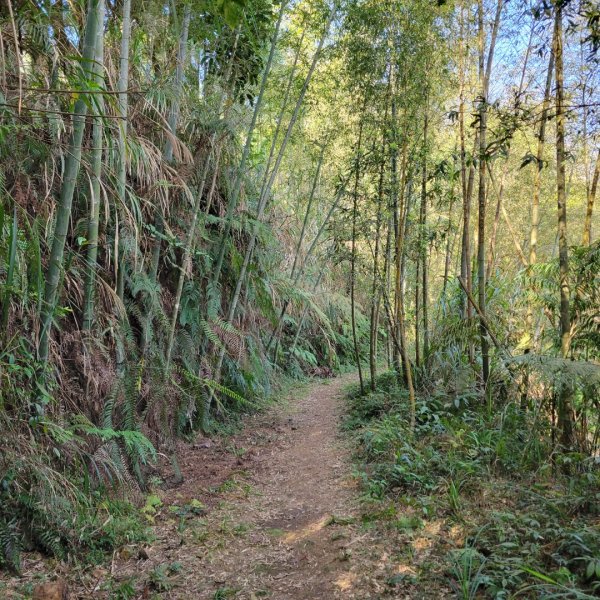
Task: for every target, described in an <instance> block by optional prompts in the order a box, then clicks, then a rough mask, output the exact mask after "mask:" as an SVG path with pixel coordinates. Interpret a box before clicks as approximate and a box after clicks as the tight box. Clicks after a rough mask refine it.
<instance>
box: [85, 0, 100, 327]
mask: <svg viewBox="0 0 600 600" xmlns="http://www.w3.org/2000/svg"><path fill="white" fill-rule="evenodd" d="M96 10H97V12H98V22H99V23H102V22H104V2H98V6H97V7H96ZM103 34H104V31H103V30H102V27H98V28H97V32H96V38H97V39H96V62H95V64H94V74H95V77H94V79H95V83H96V88H97V90H98V91H99V92H102V91H103V89H104V35H103ZM93 105H94V125H93V133H92V146H93V148H92V153H91V163H92V177H91V185H90V214H89V219H88V233H87V244H88V246H87V264H86V273H85V291H84V308H83V330H84V331H91V329H92V324H93V322H94V304H95V303H94V299H95V287H96V285H95V284H96V271H97V267H98V227H99V223H100V179H101V176H102V140H103V136H104V120H103V119H104V116H103V112H104V98H103V96H102V94H101V93H99V94H97V95H96V97H95V100H94V103H93Z"/></svg>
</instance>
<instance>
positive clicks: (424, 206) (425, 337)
mask: <svg viewBox="0 0 600 600" xmlns="http://www.w3.org/2000/svg"><path fill="white" fill-rule="evenodd" d="M425 111H426V112H425V122H424V123H423V158H422V160H423V164H422V167H421V171H422V173H421V175H422V179H421V214H420V217H421V219H420V220H421V230H420V232H421V271H422V277H423V283H422V286H423V289H422V293H423V302H422V310H423V359H424V360H427V355H428V354H429V317H428V314H427V310H428V306H427V303H428V300H429V279H428V269H427V262H428V256H429V252H428V247H427V246H428V243H427V238H426V234H427V127H428V115H427V106H425Z"/></svg>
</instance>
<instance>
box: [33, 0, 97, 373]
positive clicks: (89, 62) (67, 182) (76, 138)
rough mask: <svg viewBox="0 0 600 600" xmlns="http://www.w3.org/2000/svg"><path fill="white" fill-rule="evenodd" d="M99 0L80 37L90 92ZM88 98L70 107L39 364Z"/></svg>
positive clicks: (93, 1)
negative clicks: (70, 121)
mask: <svg viewBox="0 0 600 600" xmlns="http://www.w3.org/2000/svg"><path fill="white" fill-rule="evenodd" d="M101 2H103V0H89V3H88V16H87V21H86V26H85V33H84V40H83V56H82V57H81V61H80V76H81V82H80V87H81V91H92V87H93V85H94V83H93V82H94V79H95V70H94V63H95V58H96V42H97V38H98V29H99V27H100V21H99V11H98V5H99V4H100V3H101ZM88 101H89V98H87V97H86V95H85V94H80V95H79V98H78V99H77V101H76V102H75V107H74V109H73V132H72V133H71V139H70V140H69V145H68V149H67V153H66V154H67V156H66V159H65V170H64V175H63V183H62V187H61V190H60V197H59V200H58V208H57V212H56V224H55V227H54V237H53V239H52V249H51V251H50V261H49V264H48V270H47V273H46V285H45V289H44V301H43V304H42V314H41V324H42V330H41V332H40V341H39V345H38V358H39V359H40V361H41V362H43V363H46V362H48V354H49V349H50V333H51V330H52V321H53V317H54V307H55V305H56V300H57V295H58V284H59V281H60V274H61V270H62V263H63V254H64V251H65V241H66V238H67V231H68V228H69V221H70V218H71V206H72V204H73V194H74V192H75V185H76V183H77V176H78V175H79V169H80V167H81V143H82V141H83V133H84V130H85V118H86V115H87V109H88V105H87V103H88Z"/></svg>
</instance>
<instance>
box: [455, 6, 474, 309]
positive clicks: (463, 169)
mask: <svg viewBox="0 0 600 600" xmlns="http://www.w3.org/2000/svg"><path fill="white" fill-rule="evenodd" d="M464 36H465V15H464V5H462V4H461V8H460V49H459V52H460V65H459V77H460V82H459V83H460V91H459V96H460V100H459V108H458V128H459V137H460V180H461V189H462V198H463V211H462V213H463V223H462V242H461V261H460V276H461V278H462V280H463V281H465V282H466V285H467V291H468V293H471V292H472V282H471V269H469V256H470V254H471V192H470V189H471V187H472V186H471V181H472V177H473V166H472V165H471V166H470V167H469V174H470V176H469V181H467V150H466V141H465V77H466V74H465V70H466V68H465V43H464ZM463 306H464V315H465V316H466V317H467V318H468V319H469V320H470V319H471V317H472V316H473V309H472V307H471V304H470V303H469V301H468V300H467V299H466V298H465V300H464V304H463Z"/></svg>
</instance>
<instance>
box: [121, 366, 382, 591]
mask: <svg viewBox="0 0 600 600" xmlns="http://www.w3.org/2000/svg"><path fill="white" fill-rule="evenodd" d="M353 380H354V375H346V376H343V377H340V378H336V379H332V380H324V381H319V382H315V383H312V384H310V385H309V386H307V388H306V389H302V391H297V394H296V397H291V398H290V399H289V402H287V403H285V404H281V405H277V406H275V407H273V408H272V409H270V410H268V411H267V412H266V413H264V414H262V415H258V416H255V417H251V418H249V423H247V425H246V427H245V429H244V432H243V433H242V434H240V436H236V437H235V438H234V443H233V445H231V442H230V445H229V446H228V448H229V449H228V454H229V455H233V456H236V455H237V458H236V464H237V466H238V468H237V469H235V468H234V469H230V474H229V477H228V478H227V480H225V481H223V482H221V483H220V484H219V485H218V486H217V488H216V489H217V491H218V494H217V498H216V505H214V506H212V508H210V509H209V510H208V511H207V513H206V514H205V515H203V516H202V517H203V518H191V519H188V520H187V521H186V520H181V519H179V520H178V519H173V518H165V517H163V518H162V519H160V518H159V517H157V524H156V526H155V530H156V535H157V540H156V541H155V542H154V543H153V544H152V545H151V547H150V548H149V551H148V558H147V559H146V560H139V558H137V559H136V560H135V561H133V560H127V561H123V562H122V563H121V564H120V565H119V564H117V565H113V569H112V570H111V571H112V576H113V578H115V579H116V580H117V581H118V580H121V581H122V580H123V579H126V577H127V575H130V576H133V577H135V578H136V579H137V584H138V585H139V583H140V579H139V577H140V576H141V579H142V580H145V581H146V582H147V583H146V586H147V588H146V590H145V592H146V595H145V596H143V597H153V595H152V594H156V592H157V591H158V592H159V593H160V597H161V598H162V597H164V598H174V599H175V598H176V599H180V598H181V599H183V598H186V599H192V598H198V599H204V598H206V599H208V598H211V599H221V598H245V599H249V600H254V599H258V598H261V597H266V598H274V599H276V600H301V599H302V600H310V599H313V598H314V599H316V598H331V599H333V598H373V597H375V596H373V595H371V592H372V590H371V591H370V592H367V591H366V590H363V591H362V592H361V591H360V590H359V589H358V588H359V587H362V586H359V585H357V584H358V583H359V579H363V578H362V577H360V574H359V573H357V569H359V567H358V565H356V564H354V563H355V561H354V560H353V551H354V549H355V546H354V545H355V544H356V546H358V545H360V544H359V542H361V541H362V540H363V538H364V537H365V536H364V531H363V532H362V534H361V531H360V529H359V528H357V527H356V526H355V524H354V523H355V520H356V518H357V516H358V514H359V512H358V510H359V506H358V495H359V491H358V486H357V482H356V480H355V479H354V478H353V477H352V473H351V471H352V469H351V462H350V449H349V447H348V444H347V443H346V442H345V441H344V440H343V439H342V438H341V436H340V434H339V419H340V416H341V413H342V410H343V405H342V402H343V400H342V398H343V392H344V389H345V387H346V385H347V384H349V383H350V382H351V381H353ZM213 444H215V442H213V441H208V440H207V441H205V442H203V443H202V442H201V443H200V444H198V443H197V444H195V445H194V447H193V448H192V449H190V451H189V453H188V454H187V455H184V457H183V460H182V466H183V469H184V474H185V475H186V482H185V484H184V486H183V487H182V488H179V490H178V491H177V493H176V494H175V496H176V498H175V499H172V498H170V499H169V500H172V501H173V502H174V504H175V506H172V507H170V508H169V507H168V506H163V507H162V509H161V513H162V514H164V515H168V514H171V515H172V514H176V513H177V507H180V506H181V505H186V506H190V503H191V504H193V503H194V502H193V501H194V499H198V498H200V499H201V500H202V501H203V502H204V501H207V502H209V503H210V500H206V498H205V494H204V492H206V489H207V488H206V481H205V478H204V476H203V474H202V473H198V472H197V470H198V469H199V468H200V464H199V463H202V465H203V467H205V466H206V465H208V466H210V465H209V462H211V461H213V460H214V458H215V457H214V456H213V457H212V458H211V457H209V456H207V454H213V455H214V454H215V452H216V453H217V454H218V453H221V454H222V452H221V451H222V449H220V450H219V449H217V448H215V447H214V446H213ZM217 444H218V442H217ZM206 450H208V452H205V451H206ZM217 462H218V461H217ZM213 466H214V463H213ZM218 470H219V471H221V469H219V468H218ZM211 472H213V473H215V470H214V468H213V469H212V471H211ZM211 489H212V490H213V501H214V500H215V497H214V494H215V488H214V487H213V488H211ZM172 491H174V490H172ZM168 497H169V496H168V494H166V495H165V504H166V503H167V500H166V498H168ZM186 503H187V504H186ZM113 581H114V579H113ZM362 583H363V584H364V583H366V581H364V580H363V582H362ZM136 587H137V586H136ZM367 587H370V586H367ZM113 589H114V588H113ZM138 589H139V588H138Z"/></svg>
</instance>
